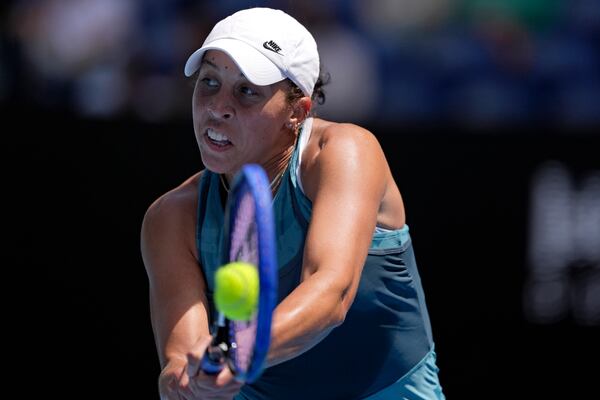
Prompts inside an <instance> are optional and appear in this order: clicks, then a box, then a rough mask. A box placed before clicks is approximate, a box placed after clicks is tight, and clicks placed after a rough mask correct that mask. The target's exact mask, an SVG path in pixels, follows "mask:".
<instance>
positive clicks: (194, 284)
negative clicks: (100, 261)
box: [141, 179, 241, 400]
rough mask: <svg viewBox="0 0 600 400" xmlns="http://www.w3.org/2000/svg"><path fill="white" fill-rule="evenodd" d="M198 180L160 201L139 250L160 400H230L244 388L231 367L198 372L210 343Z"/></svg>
mask: <svg viewBox="0 0 600 400" xmlns="http://www.w3.org/2000/svg"><path fill="white" fill-rule="evenodd" d="M196 188H197V179H190V180H189V181H188V182H186V183H184V184H183V185H182V186H180V187H179V188H177V189H175V190H174V191H171V192H169V193H167V194H166V195H164V196H163V197H161V198H160V199H158V200H157V201H156V202H155V203H154V204H152V206H150V208H149V209H148V212H147V213H146V215H145V217H144V222H143V224H142V234H141V248H142V256H143V259H144V264H145V266H146V271H147V273H148V278H149V281H150V312H151V321H152V329H153V331H154V337H155V340H156V347H157V350H158V354H159V358H160V363H161V367H162V370H161V374H160V376H159V380H158V383H159V392H160V397H161V399H164V400H167V399H168V400H171V399H173V400H179V399H183V398H185V399H196V398H198V399H200V398H206V397H210V398H215V399H217V398H219V399H221V398H223V399H231V398H232V397H233V396H234V395H235V393H237V392H238V391H239V390H240V387H241V384H239V383H237V382H235V381H233V380H232V378H233V376H232V374H231V372H230V371H229V369H228V368H224V369H223V371H222V372H221V373H220V374H218V375H216V376H208V375H205V374H204V373H202V372H199V371H198V370H199V364H200V360H201V358H202V355H203V354H204V351H205V349H206V347H207V346H208V344H209V343H210V334H209V327H208V311H207V310H208V303H207V299H206V295H205V290H206V284H205V281H204V277H203V275H202V273H201V271H200V266H199V264H198V261H197V260H198V257H197V251H196V247H195V227H196V207H197V204H196V202H197V195H196Z"/></svg>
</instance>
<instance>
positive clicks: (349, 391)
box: [196, 124, 444, 400]
mask: <svg viewBox="0 0 600 400" xmlns="http://www.w3.org/2000/svg"><path fill="white" fill-rule="evenodd" d="M308 126H310V124H309V125H308ZM309 129H310V128H309ZM305 134H310V132H309V131H307V132H304V131H303V132H301V135H305ZM298 142H300V140H299V141H298ZM299 147H300V146H296V149H295V151H294V154H293V156H292V159H291V161H290V164H289V166H288V168H287V170H286V172H285V173H284V176H283V180H282V183H281V185H280V187H279V189H278V190H277V193H276V194H275V196H274V199H273V212H274V216H275V225H276V226H275V229H276V237H277V257H278V261H279V293H278V299H279V301H281V300H283V299H284V298H285V297H286V296H287V295H288V294H289V293H290V292H291V291H292V290H294V288H295V287H296V286H297V285H298V284H299V282H300V276H301V271H302V257H303V251H304V240H305V237H306V233H307V230H308V225H309V223H310V218H311V208H312V207H311V201H310V200H309V199H308V198H307V197H306V196H305V195H304V193H303V192H302V190H301V188H300V187H299V180H298V177H297V176H296V175H297V173H296V171H297V167H298V163H299V161H300V160H299V157H300V151H299ZM224 196H225V193H224V191H223V190H222V189H221V183H220V180H219V176H218V174H215V173H213V172H211V171H208V170H206V171H205V172H204V174H203V176H202V179H201V181H200V184H199V200H198V223H197V230H196V244H197V247H198V254H199V257H200V260H199V261H200V266H201V269H202V272H203V274H204V277H205V280H206V282H207V297H208V300H209V304H210V308H211V310H210V314H211V318H213V317H214V316H215V313H214V303H213V297H212V294H213V288H214V274H215V271H216V269H217V268H218V267H219V266H220V264H221V260H222V257H221V254H220V252H219V250H220V249H221V242H222V241H223V220H224V209H223V204H224ZM433 347H434V344H433V338H432V333H431V326H430V322H429V316H428V312H427V307H426V304H425V296H424V293H423V289H422V286H421V281H420V278H419V273H418V271H417V265H416V262H415V257H414V253H413V249H412V246H411V239H410V235H409V231H408V226H404V227H403V228H402V229H399V230H395V231H379V230H377V231H376V232H374V234H373V238H372V241H371V246H370V248H369V252H368V256H367V259H366V262H365V265H364V268H363V272H362V275H361V280H360V284H359V287H358V291H357V294H356V297H355V299H354V302H353V304H352V306H351V307H350V310H349V311H348V313H347V315H346V319H345V321H344V323H343V324H342V325H340V326H339V327H337V328H335V329H334V330H333V331H332V332H331V333H330V334H329V335H328V336H327V337H326V338H325V339H323V340H322V341H321V342H320V343H318V344H317V345H316V346H314V347H313V348H312V349H310V350H308V351H306V352H305V353H303V354H301V355H300V356H298V357H296V358H294V359H291V360H288V361H286V362H284V363H281V364H278V365H275V366H273V367H270V368H267V369H266V370H265V371H264V372H263V374H262V375H261V377H260V378H259V379H258V380H257V381H256V382H254V383H252V384H247V385H244V386H243V388H242V391H241V392H240V393H239V394H238V396H236V400H239V399H252V400H258V399H286V400H294V399H299V400H300V399H301V400H306V399H311V400H318V399H324V400H325V399H327V400H335V399H343V400H351V399H366V398H373V399H387V398H394V399H402V398H410V399H443V398H444V397H443V394H442V392H441V387H440V386H439V381H438V377H437V371H438V369H437V367H436V365H435V353H434V349H433ZM387 393H390V395H389V397H387ZM403 393H407V394H406V397H405V396H404V395H403ZM415 393H416V394H415ZM370 396H374V397H370Z"/></svg>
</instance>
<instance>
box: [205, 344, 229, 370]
mask: <svg viewBox="0 0 600 400" xmlns="http://www.w3.org/2000/svg"><path fill="white" fill-rule="evenodd" d="M225 353H226V351H224V350H223V349H222V348H221V347H220V346H213V345H210V346H208V348H207V349H206V352H205V353H204V357H202V364H201V368H202V371H203V372H204V373H205V374H207V375H216V374H218V373H219V372H221V371H222V370H223V367H224V366H225Z"/></svg>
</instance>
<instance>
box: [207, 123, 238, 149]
mask: <svg viewBox="0 0 600 400" xmlns="http://www.w3.org/2000/svg"><path fill="white" fill-rule="evenodd" d="M204 136H205V137H206V140H207V142H208V143H209V144H210V145H212V146H211V147H212V148H214V149H216V150H225V149H226V148H228V147H229V146H232V143H231V141H230V140H229V138H228V137H227V136H225V135H224V134H223V133H221V132H217V131H215V130H214V129H212V128H208V129H207V130H206V133H205V135H204Z"/></svg>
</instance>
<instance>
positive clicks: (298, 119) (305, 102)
mask: <svg viewBox="0 0 600 400" xmlns="http://www.w3.org/2000/svg"><path fill="white" fill-rule="evenodd" d="M311 107H312V100H311V99H310V97H308V96H304V97H302V98H300V99H298V100H297V101H296V102H295V103H294V105H293V108H292V116H291V118H290V123H291V125H292V126H294V127H297V126H298V125H300V124H301V123H302V122H304V120H305V119H306V117H308V115H309V114H310V109H311Z"/></svg>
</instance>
